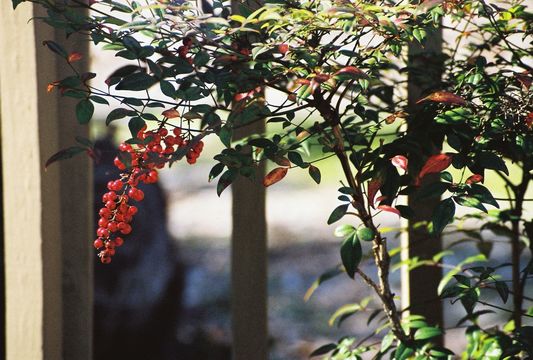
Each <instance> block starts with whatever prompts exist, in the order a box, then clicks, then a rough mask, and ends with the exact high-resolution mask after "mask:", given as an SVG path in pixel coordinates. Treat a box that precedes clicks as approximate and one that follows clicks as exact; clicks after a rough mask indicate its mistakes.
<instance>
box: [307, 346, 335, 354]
mask: <svg viewBox="0 0 533 360" xmlns="http://www.w3.org/2000/svg"><path fill="white" fill-rule="evenodd" d="M336 348H337V344H333V343H331V344H326V345H322V346H321V347H319V348H318V349H316V350H315V351H313V352H312V353H311V354H310V355H309V357H314V356H319V355H325V354H327V353H329V352H331V351H333V350H335V349H336Z"/></svg>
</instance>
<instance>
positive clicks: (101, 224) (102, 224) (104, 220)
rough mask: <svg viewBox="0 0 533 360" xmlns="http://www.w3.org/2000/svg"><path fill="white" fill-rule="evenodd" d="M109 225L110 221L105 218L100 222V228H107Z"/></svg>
mask: <svg viewBox="0 0 533 360" xmlns="http://www.w3.org/2000/svg"><path fill="white" fill-rule="evenodd" d="M107 224H109V221H108V220H107V219H105V218H101V219H100V220H98V226H99V227H107Z"/></svg>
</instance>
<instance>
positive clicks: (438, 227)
mask: <svg viewBox="0 0 533 360" xmlns="http://www.w3.org/2000/svg"><path fill="white" fill-rule="evenodd" d="M454 215H455V203H454V202H453V200H452V199H451V198H450V199H446V200H443V201H441V202H440V203H439V205H438V206H437V207H436V208H435V210H434V211H433V216H432V223H433V234H435V235H438V234H440V233H441V232H442V230H443V229H444V227H445V226H446V225H448V224H449V223H450V222H452V221H453V216H454Z"/></svg>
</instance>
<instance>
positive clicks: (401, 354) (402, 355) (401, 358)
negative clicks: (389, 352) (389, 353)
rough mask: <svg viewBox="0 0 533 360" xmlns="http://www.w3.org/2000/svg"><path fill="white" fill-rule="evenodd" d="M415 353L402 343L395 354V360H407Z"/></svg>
mask: <svg viewBox="0 0 533 360" xmlns="http://www.w3.org/2000/svg"><path fill="white" fill-rule="evenodd" d="M414 352H415V351H414V350H413V349H412V348H410V347H408V346H407V345H404V344H403V343H400V344H399V345H398V347H397V348H396V352H395V353H394V359H395V360H406V359H408V358H409V356H411V355H412V354H413V353H414Z"/></svg>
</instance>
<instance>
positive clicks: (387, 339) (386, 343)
mask: <svg viewBox="0 0 533 360" xmlns="http://www.w3.org/2000/svg"><path fill="white" fill-rule="evenodd" d="M394 339H395V337H394V333H393V332H392V331H390V332H388V333H387V335H385V336H384V337H383V339H382V340H381V350H380V351H381V353H385V352H387V350H389V348H390V347H391V345H392V342H393V341H394Z"/></svg>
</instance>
